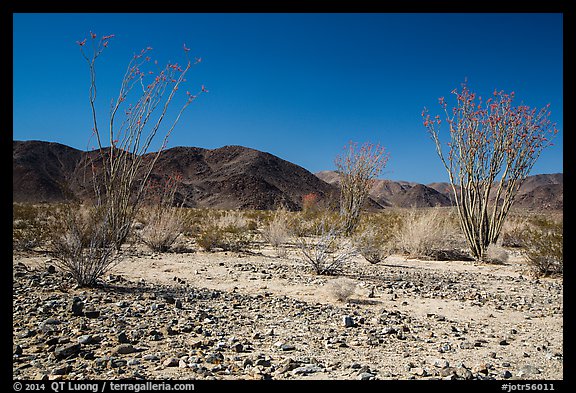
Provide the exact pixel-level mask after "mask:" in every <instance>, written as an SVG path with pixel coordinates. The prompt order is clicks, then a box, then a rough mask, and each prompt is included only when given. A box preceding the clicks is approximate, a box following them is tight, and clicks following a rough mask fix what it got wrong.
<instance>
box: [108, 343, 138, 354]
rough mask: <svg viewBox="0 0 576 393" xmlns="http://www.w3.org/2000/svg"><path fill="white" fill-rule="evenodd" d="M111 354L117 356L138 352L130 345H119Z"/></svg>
mask: <svg viewBox="0 0 576 393" xmlns="http://www.w3.org/2000/svg"><path fill="white" fill-rule="evenodd" d="M113 352H114V353H115V354H118V355H127V354H130V353H134V352H138V351H137V350H136V348H134V346H133V345H132V344H120V345H118V346H117V347H116V348H115V349H114V351H113Z"/></svg>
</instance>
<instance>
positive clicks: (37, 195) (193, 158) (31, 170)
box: [12, 141, 563, 210]
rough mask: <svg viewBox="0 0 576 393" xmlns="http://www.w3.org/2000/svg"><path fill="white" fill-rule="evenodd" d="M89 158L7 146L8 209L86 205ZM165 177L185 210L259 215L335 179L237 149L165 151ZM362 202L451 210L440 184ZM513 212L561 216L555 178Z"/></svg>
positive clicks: (333, 191)
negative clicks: (74, 201) (14, 205)
mask: <svg viewBox="0 0 576 393" xmlns="http://www.w3.org/2000/svg"><path fill="white" fill-rule="evenodd" d="M152 154H153V153H150V155H149V156H150V157H151V155H152ZM89 157H97V152H95V151H92V152H85V151H81V150H77V149H74V148H72V147H68V146H65V145H62V144H59V143H53V142H42V141H13V171H12V174H13V178H12V179H13V180H12V186H13V193H12V195H13V200H14V202H59V201H65V200H69V199H71V198H86V197H88V196H89V195H91V193H92V186H91V184H90V181H91V179H92V175H91V172H90V171H89V170H88V171H87V170H86V167H87V166H86V163H87V162H90V161H89V160H88V158H89ZM96 161H97V160H96ZM169 176H179V177H180V182H179V184H178V189H177V198H178V201H180V202H184V205H185V206H189V207H212V208H222V209H261V210H263V209H274V208H277V207H279V206H285V207H287V208H289V209H291V210H295V209H299V208H301V202H302V196H304V195H306V194H309V193H316V194H318V195H319V196H320V197H321V198H324V199H328V200H337V196H338V178H339V175H338V173H336V172H334V171H322V172H319V173H316V175H314V174H312V173H310V172H309V171H307V170H306V169H304V168H302V167H300V166H298V165H295V164H293V163H291V162H288V161H286V160H283V159H281V158H279V157H276V156H274V155H272V154H270V153H265V152H261V151H258V150H255V149H250V148H247V147H242V146H224V147H221V148H218V149H213V150H209V149H202V148H197V147H174V148H171V149H168V150H166V151H164V152H163V154H162V155H161V157H160V159H159V160H158V162H157V164H156V167H155V170H154V172H153V174H152V179H156V180H162V179H166V178H167V177H169ZM370 197H371V198H370V200H369V201H368V203H367V206H368V207H370V208H376V209H380V208H385V207H390V206H396V207H427V206H450V205H451V204H452V190H451V187H450V185H449V184H448V183H431V184H428V185H424V184H418V183H414V182H407V181H392V180H377V181H376V182H375V184H374V186H373V187H372V190H371V193H370ZM516 206H520V207H525V208H535V209H562V208H563V175H562V174H561V173H560V174H552V175H536V176H531V177H529V178H528V179H527V180H526V182H525V183H524V184H523V186H522V188H521V190H520V192H519V193H518V196H517V198H516Z"/></svg>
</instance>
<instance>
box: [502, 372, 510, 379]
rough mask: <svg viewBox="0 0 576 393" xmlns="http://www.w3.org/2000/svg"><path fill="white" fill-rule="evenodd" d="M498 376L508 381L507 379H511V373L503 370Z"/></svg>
mask: <svg viewBox="0 0 576 393" xmlns="http://www.w3.org/2000/svg"><path fill="white" fill-rule="evenodd" d="M500 376H501V377H502V378H504V379H508V378H512V373H511V372H510V371H508V370H504V371H502V373H501V374H500Z"/></svg>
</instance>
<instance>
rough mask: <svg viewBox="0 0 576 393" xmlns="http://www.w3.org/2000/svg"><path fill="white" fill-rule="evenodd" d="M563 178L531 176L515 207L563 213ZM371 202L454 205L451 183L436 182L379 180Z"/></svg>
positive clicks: (328, 174) (326, 174)
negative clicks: (561, 211)
mask: <svg viewBox="0 0 576 393" xmlns="http://www.w3.org/2000/svg"><path fill="white" fill-rule="evenodd" d="M316 176H318V177H319V178H320V179H322V180H324V181H326V182H327V183H331V184H334V185H337V184H338V182H339V177H340V175H339V174H338V173H337V172H335V171H322V172H318V173H316ZM563 190H564V183H563V174H562V173H555V174H542V175H533V176H528V177H527V178H526V180H525V181H524V183H523V184H522V186H521V187H520V190H518V194H517V195H516V199H515V202H514V206H516V207H522V208H533V209H553V210H561V209H563V206H564V203H563V201H564V191H563ZM370 196H371V197H372V199H374V200H375V201H377V202H378V203H379V204H380V205H382V206H394V207H433V206H450V205H453V199H454V196H453V191H452V186H451V185H450V183H445V182H436V183H430V184H427V185H424V184H419V183H414V182H407V181H393V180H385V179H376V180H375V181H374V185H373V186H372V189H371V191H370Z"/></svg>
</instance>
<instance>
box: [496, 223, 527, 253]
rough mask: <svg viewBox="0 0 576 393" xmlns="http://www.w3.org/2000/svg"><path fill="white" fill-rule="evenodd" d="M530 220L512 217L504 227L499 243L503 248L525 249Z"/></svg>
mask: <svg viewBox="0 0 576 393" xmlns="http://www.w3.org/2000/svg"><path fill="white" fill-rule="evenodd" d="M529 225H530V224H529V222H528V218H526V217H523V216H510V217H508V218H507V219H506V221H504V224H503V225H502V232H501V234H500V239H499V243H500V244H501V245H502V246H503V247H510V248H522V247H525V246H526V244H525V240H526V239H525V234H526V230H527V229H528V227H529Z"/></svg>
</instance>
